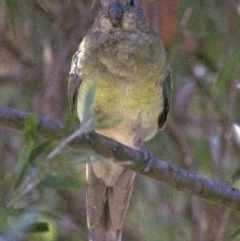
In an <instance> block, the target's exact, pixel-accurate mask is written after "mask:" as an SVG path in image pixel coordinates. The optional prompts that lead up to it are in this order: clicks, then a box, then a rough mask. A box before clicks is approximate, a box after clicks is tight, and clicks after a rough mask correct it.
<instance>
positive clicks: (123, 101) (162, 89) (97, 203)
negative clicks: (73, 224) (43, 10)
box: [68, 0, 172, 241]
mask: <svg viewBox="0 0 240 241" xmlns="http://www.w3.org/2000/svg"><path fill="white" fill-rule="evenodd" d="M99 1H100V3H99V4H100V7H99V12H98V15H97V17H96V19H95V22H94V24H93V26H92V28H91V29H90V31H89V32H88V34H87V35H86V37H85V38H84V39H83V41H82V43H81V44H80V47H79V49H78V51H77V52H76V53H75V54H74V56H73V59H72V65H71V71H70V76H69V94H68V95H69V102H70V105H71V109H72V111H76V112H77V115H78V118H79V120H80V122H81V120H82V119H83V113H84V110H83V109H84V103H85V99H86V95H87V93H88V91H89V89H90V88H94V90H95V95H94V99H93V105H92V108H91V111H90V116H93V117H96V116H98V121H99V123H104V122H106V121H111V120H112V121H113V122H114V120H119V121H118V122H117V123H116V124H115V125H112V126H110V127H109V128H105V129H97V128H96V129H95V132H97V133H99V134H101V135H104V136H107V137H109V138H112V139H114V140H116V141H118V142H120V143H122V144H124V145H126V146H129V147H131V148H133V149H137V150H139V149H142V148H144V147H143V142H144V141H146V140H148V139H150V138H152V137H153V136H154V135H155V134H156V133H157V131H158V129H161V128H163V126H164V124H165V122H166V119H167V115H168V111H169V107H170V100H171V89H172V87H171V85H172V84H171V70H170V67H169V63H168V59H167V57H166V52H165V49H164V46H163V44H162V41H161V40H160V39H159V37H158V36H157V34H156V33H155V32H154V31H153V30H152V29H151V27H150V24H149V21H148V18H147V16H146V14H145V12H144V10H143V9H142V7H141V6H140V4H139V2H138V0H99ZM134 178H135V173H134V172H132V171H129V170H127V169H126V168H124V166H120V165H117V164H115V163H113V162H111V161H106V162H94V163H89V164H87V182H88V188H87V217H88V228H89V240H91V241H120V240H121V235H122V227H123V220H124V217H125V214H126V211H127V207H128V203H129V199H130V195H131V192H132V188H133V182H134Z"/></svg>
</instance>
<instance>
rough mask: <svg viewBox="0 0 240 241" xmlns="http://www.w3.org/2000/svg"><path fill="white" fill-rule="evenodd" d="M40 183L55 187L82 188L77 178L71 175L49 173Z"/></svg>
mask: <svg viewBox="0 0 240 241" xmlns="http://www.w3.org/2000/svg"><path fill="white" fill-rule="evenodd" d="M40 185H42V186H45V187H49V188H53V189H63V188H67V189H69V188H74V189H75V188H76V189H79V188H80V185H79V181H78V180H77V179H76V178H74V177H69V176H54V175H49V176H47V177H46V178H44V179H43V180H42V181H41V182H40Z"/></svg>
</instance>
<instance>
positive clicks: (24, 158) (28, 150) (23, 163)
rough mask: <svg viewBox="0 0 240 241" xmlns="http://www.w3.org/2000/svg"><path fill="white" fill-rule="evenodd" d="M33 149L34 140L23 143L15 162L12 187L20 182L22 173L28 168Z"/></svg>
mask: <svg viewBox="0 0 240 241" xmlns="http://www.w3.org/2000/svg"><path fill="white" fill-rule="evenodd" d="M33 149H34V142H29V143H28V144H26V145H24V146H23V148H22V149H21V152H20V155H19V157H18V161H17V164H16V166H15V170H14V187H15V188H17V187H18V186H19V184H20V183H21V181H22V179H23V177H24V175H25V174H26V172H27V170H28V166H29V163H30V161H31V159H32V158H31V157H32V152H33Z"/></svg>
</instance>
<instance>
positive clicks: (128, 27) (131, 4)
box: [94, 0, 149, 32]
mask: <svg viewBox="0 0 240 241" xmlns="http://www.w3.org/2000/svg"><path fill="white" fill-rule="evenodd" d="M99 2H100V3H99V4H100V9H99V13H98V16H97V18H96V21H95V26H94V27H95V30H96V31H101V32H109V31H119V30H121V31H129V32H134V31H138V30H140V31H146V30H148V28H149V21H148V18H147V16H146V14H145V12H144V10H143V9H142V7H141V6H140V4H139V2H138V0H99Z"/></svg>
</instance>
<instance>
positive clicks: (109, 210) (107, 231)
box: [87, 164, 135, 241]
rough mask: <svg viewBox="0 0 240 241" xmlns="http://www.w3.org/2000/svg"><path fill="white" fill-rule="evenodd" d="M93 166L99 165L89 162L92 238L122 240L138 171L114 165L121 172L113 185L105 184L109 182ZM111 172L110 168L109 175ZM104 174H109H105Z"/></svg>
mask: <svg viewBox="0 0 240 241" xmlns="http://www.w3.org/2000/svg"><path fill="white" fill-rule="evenodd" d="M94 165H98V164H87V179H88V188H87V217H88V228H89V241H121V236H122V228H123V220H124V217H125V214H126V211H127V208H128V204H129V199H130V196H131V193H132V188H133V182H134V179H135V173H134V172H132V171H129V170H127V169H125V168H122V167H119V166H117V165H116V164H113V165H116V169H117V170H118V173H119V175H117V179H116V181H115V182H114V185H106V182H108V181H106V180H104V178H102V177H101V173H100V174H99V169H98V172H96V170H95V168H94ZM111 168H112V167H111ZM105 171H106V170H105ZM110 173H111V170H109V172H108V175H110ZM104 175H105V176H106V173H105V174H104ZM108 178H109V177H108ZM115 178H116V177H115Z"/></svg>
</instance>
